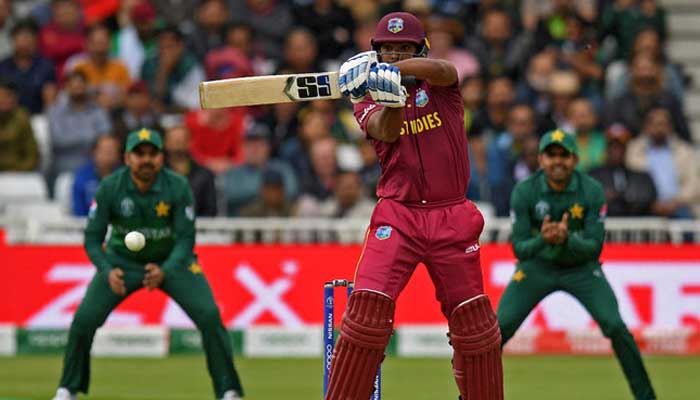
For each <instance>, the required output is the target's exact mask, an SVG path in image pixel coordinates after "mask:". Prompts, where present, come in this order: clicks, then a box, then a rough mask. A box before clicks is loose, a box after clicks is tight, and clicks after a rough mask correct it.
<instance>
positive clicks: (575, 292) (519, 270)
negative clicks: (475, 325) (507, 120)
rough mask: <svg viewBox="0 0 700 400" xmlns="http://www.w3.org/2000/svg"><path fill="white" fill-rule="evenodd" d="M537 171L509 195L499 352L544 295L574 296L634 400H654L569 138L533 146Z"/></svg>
mask: <svg viewBox="0 0 700 400" xmlns="http://www.w3.org/2000/svg"><path fill="white" fill-rule="evenodd" d="M539 151H540V154H539V162H540V166H541V167H542V169H541V170H540V171H538V172H537V173H535V174H534V175H533V176H531V177H529V178H528V179H526V180H524V181H523V182H521V183H519V184H518V185H517V186H516V187H515V188H514V189H513V193H512V195H511V203H510V204H511V209H512V211H511V215H512V218H513V236H512V243H513V251H514V252H515V256H516V257H517V258H518V265H517V267H516V269H515V273H514V274H513V277H512V279H511V281H510V283H509V284H508V286H507V287H506V289H505V292H504V293H503V296H502V297H501V301H500V303H499V304H498V313H497V315H498V323H499V325H500V326H501V333H502V335H503V345H505V344H506V343H507V342H508V340H509V339H510V338H511V337H512V336H513V334H514V333H515V331H516V330H517V329H518V327H519V326H520V324H521V323H522V322H523V320H525V317H527V315H528V314H529V313H530V311H531V310H532V309H533V308H534V307H535V306H536V305H537V303H539V301H540V300H542V299H543V298H544V297H546V296H547V295H549V294H550V293H552V292H554V291H557V290H563V291H565V292H567V293H569V294H570V295H572V296H574V297H575V298H576V299H577V300H578V301H579V302H581V304H582V305H583V306H584V307H585V308H586V310H587V311H588V312H589V313H590V314H591V316H592V317H593V319H594V320H595V321H596V322H597V323H598V325H600V329H601V330H602V331H603V334H604V335H605V336H606V337H607V338H609V339H610V341H611V342H612V347H613V350H614V351H615V355H616V356H617V359H618V360H619V362H620V365H621V366H622V370H623V372H624V373H625V377H627V381H628V383H629V385H630V388H631V389H632V393H633V394H634V398H635V399H638V400H648V399H656V395H655V394H654V389H653V388H652V387H651V382H650V381H649V377H648V375H647V372H646V370H645V368H644V364H643V362H642V357H641V355H640V353H639V349H638V348H637V345H636V343H635V342H634V338H633V337H632V334H631V333H630V332H629V330H628V329H627V326H625V323H624V322H623V321H622V318H621V317H620V312H619V310H618V305H617V299H616V298H615V293H614V292H613V291H612V288H611V287H610V284H609V283H608V281H607V279H606V278H605V275H604V274H603V270H602V269H601V265H600V261H599V257H600V252H601V250H602V249H603V241H604V239H605V229H604V222H605V214H606V205H605V195H604V192H603V188H602V187H601V185H600V184H599V183H598V182H597V181H596V180H594V179H593V178H591V177H590V176H588V175H587V174H585V173H583V172H580V171H577V170H576V169H575V168H576V163H577V162H578V157H577V146H576V139H575V138H574V136H573V135H571V134H568V133H566V132H564V131H562V130H554V131H551V132H548V133H546V134H545V135H544V136H542V139H541V140H540V144H539Z"/></svg>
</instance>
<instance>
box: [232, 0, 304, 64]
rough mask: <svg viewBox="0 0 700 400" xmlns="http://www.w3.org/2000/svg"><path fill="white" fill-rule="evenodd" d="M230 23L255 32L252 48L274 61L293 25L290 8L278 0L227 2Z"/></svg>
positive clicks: (286, 3)
mask: <svg viewBox="0 0 700 400" xmlns="http://www.w3.org/2000/svg"><path fill="white" fill-rule="evenodd" d="M227 2H228V9H229V11H230V12H231V22H233V23H246V24H249V25H250V26H251V27H252V28H253V31H254V32H255V45H254V47H255V48H257V49H260V50H261V51H262V52H263V53H264V54H265V57H267V58H270V59H275V58H277V57H279V55H280V54H282V47H283V45H284V42H285V37H287V33H288V32H289V30H290V29H291V28H292V25H293V24H294V17H293V16H292V12H291V7H290V5H289V4H288V2H286V1H278V0H254V1H253V0H246V1H240V0H227Z"/></svg>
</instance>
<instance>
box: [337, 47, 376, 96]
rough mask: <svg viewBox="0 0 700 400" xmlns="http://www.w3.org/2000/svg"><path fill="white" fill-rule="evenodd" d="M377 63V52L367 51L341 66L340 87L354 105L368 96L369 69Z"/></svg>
mask: <svg viewBox="0 0 700 400" xmlns="http://www.w3.org/2000/svg"><path fill="white" fill-rule="evenodd" d="M376 63H377V52H376V51H365V52H364V53H360V54H357V55H355V56H352V57H350V58H349V59H348V60H347V61H345V62H344V63H343V64H342V65H341V66H340V71H339V77H338V85H339V86H340V92H341V93H342V94H343V96H348V97H350V101H352V102H353V103H359V102H361V101H362V99H364V98H365V95H366V94H367V77H368V76H369V69H370V67H371V66H372V65H375V64H376Z"/></svg>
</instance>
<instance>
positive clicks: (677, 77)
mask: <svg viewBox="0 0 700 400" xmlns="http://www.w3.org/2000/svg"><path fill="white" fill-rule="evenodd" d="M637 54H646V55H648V56H650V57H651V58H652V59H654V60H657V61H658V62H659V64H660V65H661V66H662V67H663V88H664V89H666V90H669V91H670V92H671V93H672V94H673V95H674V96H675V97H676V98H677V99H678V101H679V102H681V103H682V102H683V92H684V87H683V77H682V74H681V72H680V71H679V70H678V68H677V66H676V65H674V64H673V63H671V62H670V61H669V60H668V58H667V57H666V54H664V49H663V43H662V42H661V35H660V34H659V32H657V31H656V29H654V28H645V29H642V30H641V31H639V33H637V36H636V37H635V39H634V47H633V48H632V55H631V58H632V59H633V58H634V56H635V55H637ZM629 69H630V68H629V63H628V60H617V61H615V62H613V63H611V64H610V65H608V67H607V69H606V71H605V81H606V83H605V97H606V98H607V99H614V98H616V97H619V96H621V95H622V94H623V93H624V91H625V89H626V88H627V85H628V84H629Z"/></svg>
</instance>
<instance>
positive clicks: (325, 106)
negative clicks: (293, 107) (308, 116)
mask: <svg viewBox="0 0 700 400" xmlns="http://www.w3.org/2000/svg"><path fill="white" fill-rule="evenodd" d="M340 104H341V103H340V102H337V101H333V100H314V101H312V102H310V103H309V104H308V106H307V107H305V108H304V109H302V110H300V111H299V113H300V115H301V116H303V114H305V113H307V112H313V111H316V112H319V113H321V114H323V116H324V117H325V118H326V119H327V120H328V123H329V124H330V131H331V136H333V137H334V138H335V139H336V140H337V141H338V142H339V143H345V144H354V143H355V141H356V140H358V139H363V138H364V137H363V135H362V130H360V128H359V127H358V126H357V123H356V122H355V116H354V115H353V113H352V110H351V109H349V108H347V107H338V106H339V105H340Z"/></svg>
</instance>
